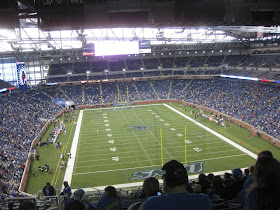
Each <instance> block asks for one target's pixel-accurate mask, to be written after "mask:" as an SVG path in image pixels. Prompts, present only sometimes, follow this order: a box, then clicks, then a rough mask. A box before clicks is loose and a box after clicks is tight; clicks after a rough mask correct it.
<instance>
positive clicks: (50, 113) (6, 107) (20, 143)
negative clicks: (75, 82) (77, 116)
mask: <svg viewBox="0 0 280 210" xmlns="http://www.w3.org/2000/svg"><path fill="white" fill-rule="evenodd" d="M41 96H42V94H40V93H39V92H37V91H34V90H31V91H28V92H27V93H22V92H14V93H12V94H10V95H9V94H6V95H4V94H1V95H0V104H1V109H0V118H1V119H0V180H1V185H2V186H3V188H2V189H4V190H3V191H4V192H3V193H4V194H5V196H16V194H17V191H18V189H19V185H20V182H21V176H22V173H23V171H24V169H25V162H26V160H27V157H28V153H29V151H30V149H31V148H30V147H31V143H32V141H33V140H34V138H35V137H36V136H38V133H39V132H40V131H41V129H42V128H43V126H44V125H45V123H46V120H50V119H52V118H53V117H54V116H55V115H56V114H57V113H58V112H59V111H60V110H61V108H60V107H59V106H57V105H55V104H54V103H50V100H49V98H48V97H43V98H41ZM1 195H2V193H1Z"/></svg>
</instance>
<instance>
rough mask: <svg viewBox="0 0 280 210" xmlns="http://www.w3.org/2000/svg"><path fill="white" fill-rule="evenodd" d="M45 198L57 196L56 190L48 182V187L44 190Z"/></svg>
mask: <svg viewBox="0 0 280 210" xmlns="http://www.w3.org/2000/svg"><path fill="white" fill-rule="evenodd" d="M43 194H44V196H54V195H56V192H55V189H54V187H53V186H51V184H50V183H49V182H48V183H47V185H46V186H45V187H44V188H43Z"/></svg>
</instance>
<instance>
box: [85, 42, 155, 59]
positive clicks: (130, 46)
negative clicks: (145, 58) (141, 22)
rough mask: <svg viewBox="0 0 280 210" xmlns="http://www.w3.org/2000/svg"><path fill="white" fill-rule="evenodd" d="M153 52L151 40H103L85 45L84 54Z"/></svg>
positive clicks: (102, 54)
mask: <svg viewBox="0 0 280 210" xmlns="http://www.w3.org/2000/svg"><path fill="white" fill-rule="evenodd" d="M139 53H151V44H150V41H118V42H116V41H101V42H95V43H90V44H84V45H83V56H112V55H133V54H134V55H138V54H139Z"/></svg>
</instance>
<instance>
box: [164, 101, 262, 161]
mask: <svg viewBox="0 0 280 210" xmlns="http://www.w3.org/2000/svg"><path fill="white" fill-rule="evenodd" d="M164 106H166V107H167V108H169V109H171V110H173V111H174V112H176V113H177V114H179V115H181V116H183V117H185V118H186V119H188V120H190V121H191V122H193V123H195V124H196V125H198V126H200V127H201V128H204V129H205V130H207V131H209V132H210V133H212V134H214V135H215V136H217V137H219V138H220V139H222V140H224V141H225V142H227V143H229V144H231V145H232V146H234V147H236V148H238V149H239V150H241V151H242V152H244V153H246V154H248V155H249V156H251V157H252V158H254V159H257V157H258V156H257V155H256V154H254V153H253V152H251V151H249V150H247V149H245V148H244V147H241V146H240V145H238V144H236V143H235V142H233V141H231V140H229V139H228V138H226V137H224V136H223V135H221V134H219V133H217V132H216V131H213V130H212V129H210V128H208V127H207V126H205V125H203V124H201V123H199V122H197V121H196V120H194V119H192V118H190V117H189V116H187V115H185V114H183V113H182V112H180V111H178V110H177V109H175V108H173V107H171V106H169V105H167V104H164Z"/></svg>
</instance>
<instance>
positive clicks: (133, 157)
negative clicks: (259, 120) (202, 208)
mask: <svg viewBox="0 0 280 210" xmlns="http://www.w3.org/2000/svg"><path fill="white" fill-rule="evenodd" d="M169 105H171V106H172V107H174V108H176V109H178V110H180V111H181V112H183V113H184V114H186V115H188V116H189V117H192V118H193V117H194V113H196V112H198V110H197V109H193V108H191V107H187V106H183V107H182V108H181V109H180V108H179V104H176V103H175V104H169ZM190 111H193V114H190ZM153 113H154V114H153ZM105 114H106V115H105ZM140 115H141V116H140ZM157 116H158V117H157ZM77 117H78V116H77ZM77 117H76V118H77ZM105 117H106V118H105ZM106 120H108V121H106ZM198 121H199V122H200V123H202V124H204V125H207V126H208V127H210V128H211V129H213V130H215V131H217V132H219V133H220V134H222V135H224V136H225V137H227V138H229V139H231V140H232V141H233V142H235V143H238V144H240V145H241V146H243V147H244V148H246V149H248V150H250V151H252V152H253V153H255V154H257V152H258V151H262V150H270V151H272V153H273V154H274V156H275V157H276V158H277V159H278V160H280V153H279V149H278V148H276V147H274V146H273V145H271V144H270V143H268V142H266V141H264V140H263V139H261V138H259V137H251V139H250V140H249V139H248V134H250V132H249V131H248V130H246V129H244V128H240V127H239V126H237V125H234V124H230V123H227V125H228V127H227V128H224V127H222V126H220V125H217V124H216V123H215V122H210V121H209V120H207V119H205V118H202V117H199V119H198ZM166 123H168V125H167V124H166ZM106 124H109V125H108V126H106ZM133 126H146V127H147V129H144V130H137V129H136V128H135V127H134V128H133ZM72 127H73V128H72ZM185 127H186V129H187V140H189V141H191V144H188V145H187V160H188V163H194V162H203V172H205V173H207V172H213V171H222V170H228V169H231V168H234V167H247V166H250V165H252V164H254V163H255V160H254V159H253V158H251V157H250V156H248V155H246V154H244V153H243V152H241V151H240V150H238V149H236V148H235V147H233V146H231V145H229V144H228V143H226V142H224V141H223V140H221V139H219V138H218V137H216V136H214V135H213V134H211V133H209V132H208V131H206V130H204V129H202V128H201V127H199V126H197V125H195V124H194V123H192V122H190V121H188V120H186V119H185V118H184V117H182V116H180V115H179V114H177V113H175V112H174V111H172V110H170V109H168V108H167V107H165V106H163V105H151V106H140V107H138V108H133V109H121V110H115V111H109V110H108V109H102V113H101V112H100V110H99V109H90V110H84V113H83V119H82V125H81V129H80V136H79V144H78V148H77V156H76V160H75V167H74V172H73V177H72V183H71V186H72V187H73V188H75V187H95V186H104V185H114V184H122V183H131V182H139V181H142V180H141V179H140V180H130V178H131V177H132V174H133V173H134V172H137V171H145V170H152V169H160V168H161V146H160V145H161V144H160V141H161V137H160V129H162V137H163V138H162V139H163V162H167V161H169V160H171V159H177V160H178V161H181V162H183V163H184V162H185V150H184V138H185V137H184V135H185ZM66 128H67V134H66V135H61V136H60V137H59V141H60V142H62V143H63V144H64V145H66V143H67V141H68V139H69V142H68V143H69V146H68V147H67V150H66V151H67V152H69V151H70V148H71V147H70V146H71V143H72V139H73V136H74V132H75V124H72V125H71V124H70V123H66ZM71 128H72V131H71ZM170 128H175V129H176V130H174V131H172V130H170ZM51 129H52V128H50V129H49V130H48V132H47V133H46V135H45V136H44V138H43V140H45V139H46V138H47V136H48V135H49V132H50V131H51ZM106 129H110V130H106ZM70 131H71V132H70ZM107 134H111V135H112V136H110V135H107ZM177 134H178V135H177ZM180 134H182V136H181V135H180ZM180 136H181V137H180ZM109 140H114V144H111V143H109V142H108V141H109ZM113 147H115V148H116V151H115V152H114V151H110V148H113ZM193 148H199V149H201V151H200V152H197V151H195V150H194V149H193ZM38 149H39V153H40V155H41V160H40V161H36V160H35V161H33V163H32V170H35V171H36V175H35V177H32V175H31V176H29V179H28V182H27V186H26V191H27V192H29V193H32V194H33V193H34V192H35V191H37V190H41V189H42V188H43V186H44V185H45V183H46V182H47V181H50V182H51V181H52V180H54V182H53V184H54V185H55V187H56V188H61V185H62V181H63V177H64V172H65V169H63V170H60V171H59V172H57V173H56V176H54V173H53V174H52V175H49V174H46V173H44V174H42V173H39V171H38V165H44V164H45V163H48V164H49V165H50V166H51V167H52V168H53V169H54V172H55V168H56V165H57V163H58V161H59V152H58V150H57V149H56V148H54V145H49V146H48V147H39V148H38ZM112 157H118V158H119V161H114V160H112ZM57 174H59V176H57Z"/></svg>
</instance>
